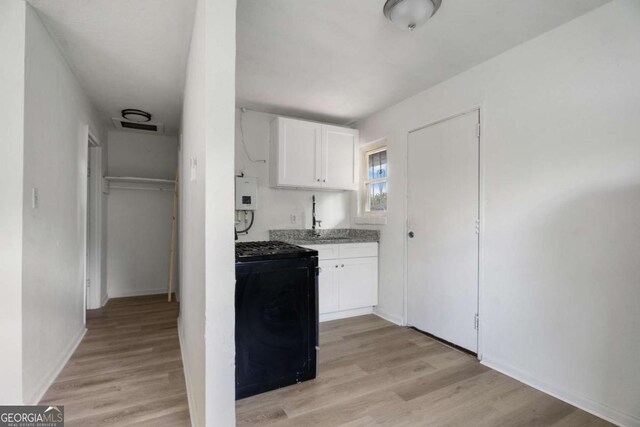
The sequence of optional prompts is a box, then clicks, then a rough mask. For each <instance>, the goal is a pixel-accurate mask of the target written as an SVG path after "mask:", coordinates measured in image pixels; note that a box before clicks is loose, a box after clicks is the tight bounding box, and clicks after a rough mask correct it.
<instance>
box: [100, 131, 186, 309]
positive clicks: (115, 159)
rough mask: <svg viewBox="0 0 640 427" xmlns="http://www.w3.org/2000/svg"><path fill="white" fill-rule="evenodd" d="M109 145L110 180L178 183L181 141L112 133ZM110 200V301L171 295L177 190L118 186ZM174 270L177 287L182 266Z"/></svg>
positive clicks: (108, 289) (138, 134)
mask: <svg viewBox="0 0 640 427" xmlns="http://www.w3.org/2000/svg"><path fill="white" fill-rule="evenodd" d="M108 146H109V153H108V159H109V160H108V173H107V175H109V176H135V177H144V178H160V179H175V173H176V167H177V165H178V141H177V138H176V137H173V136H166V135H145V134H141V133H134V132H118V131H110V132H109V137H108ZM114 186H121V185H120V184H116V183H114ZM142 186H143V185H142ZM136 187H141V185H136ZM108 199H109V202H108V208H107V218H106V220H107V234H106V239H107V286H106V287H107V293H108V295H109V298H117V297H124V296H132V295H148V294H158V293H164V292H167V275H168V273H169V247H170V244H171V222H172V217H171V215H172V209H173V191H146V190H145V191H143V190H129V189H127V190H123V189H117V188H114V189H112V190H110V192H109V196H108ZM174 262H176V263H177V258H176V260H175V261H174ZM174 265H176V264H174ZM174 271H175V272H176V275H175V277H174V286H175V287H174V289H176V287H177V280H176V279H177V268H176V270H174Z"/></svg>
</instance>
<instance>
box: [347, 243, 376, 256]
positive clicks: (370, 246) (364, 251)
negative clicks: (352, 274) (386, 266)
mask: <svg viewBox="0 0 640 427" xmlns="http://www.w3.org/2000/svg"><path fill="white" fill-rule="evenodd" d="M374 256H375V257H377V256H378V244H377V243H345V244H342V245H340V246H339V253H338V257H339V258H365V257H374Z"/></svg>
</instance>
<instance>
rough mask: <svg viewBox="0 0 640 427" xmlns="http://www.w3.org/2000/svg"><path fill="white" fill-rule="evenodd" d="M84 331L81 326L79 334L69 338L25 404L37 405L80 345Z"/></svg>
mask: <svg viewBox="0 0 640 427" xmlns="http://www.w3.org/2000/svg"><path fill="white" fill-rule="evenodd" d="M86 333H87V329H86V328H82V330H81V331H80V334H78V335H77V336H76V337H75V338H74V339H72V340H71V342H70V343H69V345H68V346H67V348H65V349H64V351H63V352H62V354H61V355H60V357H59V358H58V360H57V361H56V363H55V364H54V365H53V369H52V370H51V372H50V373H49V374H48V375H46V376H45V377H44V378H43V379H42V381H40V383H39V384H38V386H37V387H36V389H35V390H34V391H33V393H31V396H29V397H28V398H26V399H25V404H26V405H37V404H38V403H39V402H40V401H41V400H42V398H43V397H44V394H45V393H46V392H47V390H49V387H51V384H53V382H54V381H55V380H56V378H58V375H60V372H61V371H62V369H63V368H64V367H65V365H66V364H67V362H68V361H69V359H70V358H71V356H72V355H73V353H74V352H75V351H76V348H78V345H80V342H81V341H82V338H84V335H85V334H86Z"/></svg>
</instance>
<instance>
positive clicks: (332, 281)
mask: <svg viewBox="0 0 640 427" xmlns="http://www.w3.org/2000/svg"><path fill="white" fill-rule="evenodd" d="M306 247H308V248H311V249H315V250H317V251H318V254H319V262H318V266H319V267H320V274H319V277H318V311H319V313H320V321H324V320H333V319H340V318H343V317H350V316H356V315H360V314H366V313H370V312H372V310H373V307H374V306H375V305H377V304H378V244H377V243H345V244H340V245H314V246H306Z"/></svg>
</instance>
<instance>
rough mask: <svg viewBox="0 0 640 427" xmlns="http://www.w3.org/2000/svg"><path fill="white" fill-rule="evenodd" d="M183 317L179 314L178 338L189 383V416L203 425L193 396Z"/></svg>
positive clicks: (185, 378) (186, 380)
mask: <svg viewBox="0 0 640 427" xmlns="http://www.w3.org/2000/svg"><path fill="white" fill-rule="evenodd" d="M181 319H182V317H180V316H178V339H179V340H180V355H181V356H182V367H183V369H184V380H185V382H186V384H187V402H188V404H189V417H190V418H191V425H192V426H194V427H195V426H201V425H202V424H201V423H200V420H199V419H198V416H199V414H200V412H198V408H197V406H196V400H195V399H194V398H193V385H192V384H193V382H192V380H191V374H190V373H191V367H190V366H189V360H191V359H189V358H188V357H187V348H186V347H185V345H184V341H183V340H182V335H183V332H182V322H181Z"/></svg>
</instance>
